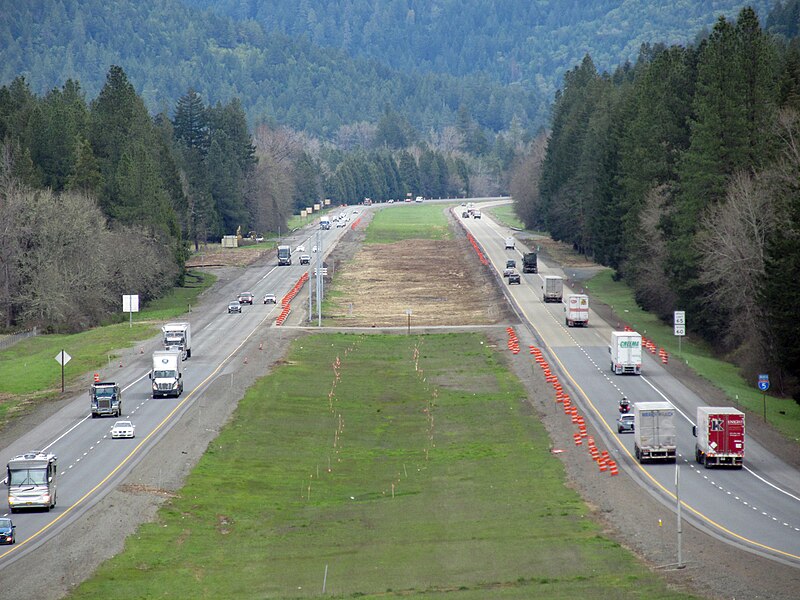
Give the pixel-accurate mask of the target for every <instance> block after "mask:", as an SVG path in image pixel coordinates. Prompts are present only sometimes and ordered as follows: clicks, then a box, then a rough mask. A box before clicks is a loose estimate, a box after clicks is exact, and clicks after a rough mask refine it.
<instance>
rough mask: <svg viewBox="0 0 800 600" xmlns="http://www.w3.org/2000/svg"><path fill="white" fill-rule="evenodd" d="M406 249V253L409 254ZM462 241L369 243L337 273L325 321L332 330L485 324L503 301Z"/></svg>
mask: <svg viewBox="0 0 800 600" xmlns="http://www.w3.org/2000/svg"><path fill="white" fill-rule="evenodd" d="M409 250H410V251H409ZM486 271H487V269H486V268H485V267H484V266H483V265H481V264H480V262H479V261H478V258H477V255H475V251H474V250H473V249H472V247H471V246H470V245H469V244H468V243H466V241H465V240H459V239H456V240H452V241H432V240H413V241H412V242H396V243H394V244H370V245H367V246H364V247H362V248H361V250H359V251H358V252H357V253H356V255H355V256H354V257H353V259H352V260H350V261H348V262H347V263H346V264H345V266H344V267H343V268H342V269H341V270H340V271H338V275H337V277H336V280H335V281H342V282H344V283H343V285H338V286H337V285H335V286H334V290H335V292H334V294H332V296H333V298H330V297H329V299H328V300H329V303H330V308H329V309H328V310H327V311H326V315H327V317H328V318H329V319H330V320H332V321H335V323H331V324H335V325H341V326H359V327H371V326H378V327H392V326H405V325H406V324H407V319H408V316H407V313H406V311H407V310H411V312H412V315H411V319H412V322H413V324H414V325H415V326H436V325H487V324H494V323H498V322H499V321H501V320H503V319H505V318H506V317H507V314H506V313H507V311H506V309H505V301H504V300H503V297H502V296H501V294H500V293H499V292H498V290H497V287H496V286H495V285H493V282H492V280H491V278H490V276H489V275H488V273H487V272H486Z"/></svg>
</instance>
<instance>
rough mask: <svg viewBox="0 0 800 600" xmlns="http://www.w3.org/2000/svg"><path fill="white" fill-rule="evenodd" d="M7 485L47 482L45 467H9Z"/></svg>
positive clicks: (41, 483) (42, 483)
mask: <svg viewBox="0 0 800 600" xmlns="http://www.w3.org/2000/svg"><path fill="white" fill-rule="evenodd" d="M10 473H11V481H9V485H44V484H45V483H46V482H47V469H10Z"/></svg>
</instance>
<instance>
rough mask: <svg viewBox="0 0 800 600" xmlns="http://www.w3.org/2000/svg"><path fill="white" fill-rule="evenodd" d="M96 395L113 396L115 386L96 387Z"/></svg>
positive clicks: (101, 396) (99, 396)
mask: <svg viewBox="0 0 800 600" xmlns="http://www.w3.org/2000/svg"><path fill="white" fill-rule="evenodd" d="M94 395H95V396H97V397H98V398H111V397H112V396H113V395H114V388H113V387H101V388H94Z"/></svg>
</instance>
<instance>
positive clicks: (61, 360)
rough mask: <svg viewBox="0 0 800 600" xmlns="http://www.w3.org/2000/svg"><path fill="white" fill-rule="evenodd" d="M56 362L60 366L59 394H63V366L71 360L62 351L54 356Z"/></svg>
mask: <svg viewBox="0 0 800 600" xmlns="http://www.w3.org/2000/svg"><path fill="white" fill-rule="evenodd" d="M55 359H56V362H57V363H58V364H60V365H61V393H62V394H63V393H64V366H65V365H66V364H67V363H68V362H69V361H70V360H72V357H71V356H70V355H69V354H67V353H66V352H64V351H63V350H62V351H61V352H59V353H58V354H56V356H55Z"/></svg>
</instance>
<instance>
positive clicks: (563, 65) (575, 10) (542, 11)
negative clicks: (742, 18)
mask: <svg viewBox="0 0 800 600" xmlns="http://www.w3.org/2000/svg"><path fill="white" fill-rule="evenodd" d="M183 1H184V3H185V4H187V5H189V6H196V7H202V8H207V9H209V10H213V11H214V12H216V13H218V14H224V15H228V16H231V17H233V18H235V19H238V20H244V19H251V20H253V21H255V22H257V23H258V24H259V25H261V26H262V27H263V28H264V30H265V31H266V32H275V33H280V34H285V35H289V36H292V37H301V36H302V37H304V38H306V39H308V40H309V41H310V42H311V43H312V44H313V45H314V46H317V47H320V48H334V49H337V50H341V51H343V52H344V53H345V54H346V55H348V56H353V57H365V58H369V59H374V60H376V61H378V62H379V63H381V64H385V65H387V66H389V67H391V68H393V69H396V70H398V71H401V72H404V73H410V72H434V73H446V74H449V75H456V76H459V77H465V76H474V75H476V74H481V75H487V76H490V77H492V78H494V79H496V80H497V81H499V82H501V83H504V84H514V85H520V86H522V87H523V88H529V89H531V90H533V91H534V93H535V97H536V99H537V102H539V101H541V100H542V99H544V100H545V101H546V102H549V100H551V99H552V97H553V93H554V92H555V90H556V88H557V87H558V85H559V82H560V80H561V77H562V76H563V75H564V73H565V72H566V71H567V70H568V69H570V68H571V67H572V65H574V64H576V63H577V62H579V61H580V60H581V58H583V55H584V54H586V53H589V54H591V56H592V59H593V60H594V62H595V64H596V65H597V66H598V69H600V70H603V69H613V68H614V67H615V66H616V65H618V64H621V63H622V62H624V61H625V60H631V61H634V60H636V58H637V56H638V53H639V48H640V46H641V45H642V44H653V43H659V42H663V43H666V44H674V43H686V42H687V41H691V40H692V39H693V38H694V36H695V35H697V34H698V32H701V31H703V30H704V29H705V30H708V29H710V28H711V26H712V25H713V23H714V20H715V19H716V18H717V17H718V16H719V15H724V16H728V17H732V16H735V15H736V13H737V12H738V11H739V10H740V9H741V8H742V7H743V6H752V7H754V8H755V9H756V10H757V11H758V13H759V14H762V15H766V14H767V8H768V7H769V6H770V5H771V4H773V2H769V1H767V0H755V1H751V2H746V1H742V0H715V1H708V0H706V1H703V0H675V1H673V2H669V3H665V2H663V1H661V0H593V1H591V2H586V1H581V0H569V1H565V0H539V1H537V2H519V1H517V0H489V1H487V0H484V1H478V0H471V1H470V0H436V1H434V2H431V1H420V0H393V1H391V2H374V1H373V0H340V1H338V2H328V1H326V0H302V1H299V2H285V1H282V0H183ZM495 129H498V128H495Z"/></svg>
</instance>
